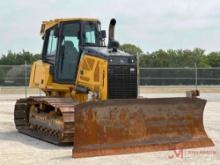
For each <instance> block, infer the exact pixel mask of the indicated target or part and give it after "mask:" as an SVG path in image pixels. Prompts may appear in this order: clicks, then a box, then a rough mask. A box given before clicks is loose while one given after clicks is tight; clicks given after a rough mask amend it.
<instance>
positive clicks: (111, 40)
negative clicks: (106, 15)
mask: <svg viewBox="0 0 220 165" xmlns="http://www.w3.org/2000/svg"><path fill="white" fill-rule="evenodd" d="M115 25H116V20H115V19H114V18H112V19H111V21H110V24H109V30H108V48H109V49H111V51H112V52H117V50H118V47H119V42H118V41H115Z"/></svg>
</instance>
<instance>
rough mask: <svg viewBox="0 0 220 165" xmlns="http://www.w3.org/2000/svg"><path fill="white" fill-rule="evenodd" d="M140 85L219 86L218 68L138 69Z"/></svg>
mask: <svg viewBox="0 0 220 165" xmlns="http://www.w3.org/2000/svg"><path fill="white" fill-rule="evenodd" d="M139 74H140V75H139V79H140V80H139V83H140V85H220V68H197V67H195V68H188V67H186V68H140V71H139Z"/></svg>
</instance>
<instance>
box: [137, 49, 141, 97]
mask: <svg viewBox="0 0 220 165" xmlns="http://www.w3.org/2000/svg"><path fill="white" fill-rule="evenodd" d="M137 96H140V53H138V54H137Z"/></svg>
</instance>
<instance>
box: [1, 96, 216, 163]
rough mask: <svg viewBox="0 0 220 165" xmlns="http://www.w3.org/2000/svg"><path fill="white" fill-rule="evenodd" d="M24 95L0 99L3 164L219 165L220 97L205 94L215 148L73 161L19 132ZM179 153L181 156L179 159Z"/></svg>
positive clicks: (209, 131) (206, 116)
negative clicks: (16, 116) (17, 115)
mask: <svg viewBox="0 0 220 165" xmlns="http://www.w3.org/2000/svg"><path fill="white" fill-rule="evenodd" d="M144 96H145V97H168V96H182V94H175V95H173V94H164V93H163V94H155V93H154V94H144ZM19 97H23V95H1V96H0V164H1V165H3V164H12V165H14V164H22V165H23V164H32V165H34V164H38V165H39V164H41V165H43V164H53V165H56V164H58V165H62V164H77V165H84V164H89V165H99V164H105V165H108V164H114V165H117V164H120V165H130V164H138V165H142V164H143V165H148V164H149V165H150V164H167V165H168V164H175V165H181V164H199V165H200V164H212V165H214V164H216V165H218V164H220V128H219V125H220V111H219V107H220V94H219V93H212V94H210V93H209V94H202V97H203V98H206V99H208V103H207V105H206V108H205V114H204V124H205V129H206V131H207V134H208V135H209V137H210V138H211V139H213V141H214V143H215V147H208V148H198V149H188V150H183V151H177V152H176V153H175V152H174V151H162V152H151V153H138V154H127V155H115V156H102V157H93V158H83V159H82V158H81V159H72V158H71V151H72V147H71V146H69V147H58V146H55V145H52V144H49V143H46V142H43V141H39V140H37V139H34V138H31V137H29V136H26V135H23V134H20V133H18V132H17V131H16V129H15V126H14V122H13V109H14V104H15V99H16V98H19ZM178 153H180V155H179V156H178Z"/></svg>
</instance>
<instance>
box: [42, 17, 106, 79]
mask: <svg viewBox="0 0 220 165" xmlns="http://www.w3.org/2000/svg"><path fill="white" fill-rule="evenodd" d="M50 26H51V27H50ZM46 28H47V29H46ZM41 33H43V39H44V45H43V51H42V60H43V61H44V62H46V63H49V64H51V68H50V71H51V72H52V73H51V74H52V75H54V76H53V78H54V82H57V83H74V82H75V79H76V74H77V68H78V63H79V60H80V56H81V54H82V51H83V49H84V47H86V46H89V47H104V46H105V43H104V39H105V37H106V33H105V31H101V25H100V22H99V21H98V20H95V19H91V20H89V19H88V20H87V19H72V20H71V19H70V20H55V21H49V22H44V24H42V28H41Z"/></svg>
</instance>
